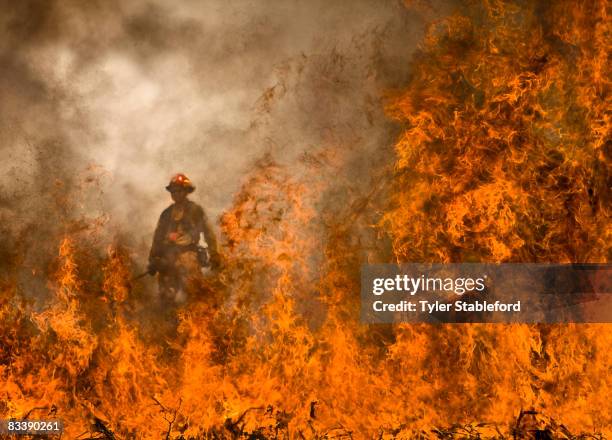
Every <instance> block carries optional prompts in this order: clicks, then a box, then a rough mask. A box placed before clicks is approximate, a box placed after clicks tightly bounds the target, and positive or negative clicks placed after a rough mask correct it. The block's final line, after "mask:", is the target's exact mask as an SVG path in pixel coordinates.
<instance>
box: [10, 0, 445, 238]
mask: <svg viewBox="0 0 612 440" xmlns="http://www.w3.org/2000/svg"><path fill="white" fill-rule="evenodd" d="M2 3H3V4H2V11H3V12H2V16H1V18H0V20H1V29H2V37H1V38H0V59H1V62H0V90H1V93H2V99H1V100H0V112H1V114H2V119H1V122H0V138H1V140H2V142H1V143H0V149H1V151H2V158H3V160H2V163H1V165H0V167H1V171H2V178H1V180H0V188H1V192H0V194H1V198H2V208H0V216H1V217H2V218H1V221H2V224H3V225H4V226H3V229H4V231H3V232H5V233H8V234H10V235H12V236H19V234H21V237H22V238H23V237H24V236H25V237H27V236H28V235H34V236H36V237H37V239H40V236H41V234H45V233H50V232H49V231H50V230H51V229H53V228H55V227H57V223H58V221H57V219H54V217H55V216H61V215H64V214H66V215H68V213H62V212H57V211H53V210H52V211H50V209H51V208H50V206H54V207H55V208H54V209H57V204H58V200H60V201H61V200H65V199H73V201H74V200H78V203H76V204H75V205H71V208H70V209H71V210H72V211H73V212H71V213H70V215H75V212H74V209H76V208H78V209H80V210H82V212H83V213H85V214H87V215H89V216H97V215H102V214H105V215H108V216H109V218H110V219H112V221H113V222H114V223H115V224H116V225H120V227H119V228H121V229H123V230H124V231H125V232H128V233H130V234H131V235H133V238H134V239H135V241H137V242H142V243H143V245H144V243H148V241H149V239H150V236H151V233H152V230H153V227H154V225H155V222H156V220H157V216H158V215H159V212H160V211H161V209H163V208H164V207H165V206H166V205H167V204H168V203H169V199H168V197H167V194H166V193H165V191H164V190H163V188H164V186H165V185H166V184H167V181H168V180H169V178H170V177H171V175H173V174H174V173H176V172H184V173H186V174H187V175H188V176H190V177H191V178H192V180H193V181H194V182H195V184H196V186H197V188H198V190H197V192H196V193H195V194H194V199H195V200H196V201H198V202H200V203H202V204H203V206H204V207H205V209H206V210H207V211H208V214H209V216H210V217H212V218H213V219H216V218H218V216H219V214H220V213H222V212H223V210H224V209H225V208H226V207H227V206H228V205H229V204H230V203H231V200H232V195H233V194H234V193H235V192H236V190H237V189H238V188H239V186H240V184H241V183H242V181H243V179H244V176H245V174H246V173H247V172H248V171H249V169H250V168H251V167H252V166H253V163H254V162H255V161H256V160H258V159H259V158H261V157H262V156H263V155H264V154H266V153H269V154H270V155H271V157H273V158H274V160H276V161H279V162H281V163H283V164H285V165H287V166H291V164H292V163H294V162H295V161H296V160H297V159H298V158H299V157H300V155H301V154H302V153H303V152H305V151H308V150H309V149H312V148H313V147H319V146H324V145H342V146H343V147H344V148H346V149H347V150H350V151H351V154H352V155H354V157H355V162H356V163H357V168H356V169H358V170H362V169H363V168H364V167H367V166H368V164H370V163H371V162H372V159H371V158H370V157H369V156H370V155H371V153H373V152H374V151H386V152H390V151H392V150H391V144H392V140H393V137H394V131H393V127H392V126H391V125H390V124H389V123H388V122H387V119H386V118H385V116H384V115H383V113H382V105H381V97H382V96H383V93H384V92H385V90H387V89H391V88H396V87H399V86H401V84H402V82H403V81H404V80H405V78H406V75H407V74H408V72H409V65H408V61H407V60H409V59H410V55H411V53H412V52H413V51H414V49H415V45H416V42H417V41H419V39H420V37H421V35H422V32H423V23H424V21H425V20H424V17H423V14H425V15H427V14H429V16H428V17H425V18H427V19H431V15H432V14H434V12H432V10H428V11H425V12H423V11H420V12H419V11H415V10H412V9H408V8H406V7H405V5H404V4H402V3H401V2H394V1H390V2H375V1H363V0H360V1H351V2H344V1H343V2H328V1H313V2H299V1H288V2H273V1H265V2H250V1H225V2H219V1H207V2H196V1H183V2H172V3H169V2H162V1H147V2H145V1H140V0H138V1H130V2H119V1H114V2H113V1H111V2H97V1H96V2H87V3H83V2H78V1H62V2H59V1H55V2H47V1H23V2H10V1H8V0H6V1H3V2H2ZM92 182H93V183H94V184H93V189H92V185H91V183H92ZM88 185H89V186H88ZM60 211H61V210H60ZM41 219H45V221H41ZM47 220H48V221H47ZM41 223H42V225H41ZM34 225H35V226H34ZM24 233H25V234H24Z"/></svg>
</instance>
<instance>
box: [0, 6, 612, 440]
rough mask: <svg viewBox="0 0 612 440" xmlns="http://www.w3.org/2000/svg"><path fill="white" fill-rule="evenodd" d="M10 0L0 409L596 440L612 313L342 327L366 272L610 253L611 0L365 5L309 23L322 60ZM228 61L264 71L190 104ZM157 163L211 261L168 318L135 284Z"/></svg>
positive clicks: (104, 421) (140, 431)
mask: <svg viewBox="0 0 612 440" xmlns="http://www.w3.org/2000/svg"><path fill="white" fill-rule="evenodd" d="M23 5H25V6H19V7H13V8H11V7H9V6H6V7H5V8H4V9H6V10H7V11H9V12H7V14H6V15H5V16H3V25H4V29H5V34H6V35H7V38H5V39H3V43H2V59H3V60H4V62H3V64H2V70H1V71H2V75H1V79H0V81H2V93H3V99H2V101H1V103H0V108H1V109H2V113H3V115H10V117H7V118H4V120H3V122H2V136H3V140H4V142H3V146H2V147H1V148H2V152H3V155H4V154H6V157H8V161H3V164H2V166H3V168H5V171H6V172H5V173H4V175H3V180H2V188H3V192H2V200H3V206H2V208H0V209H1V210H0V215H1V216H2V222H1V223H2V225H1V228H2V233H3V237H4V238H3V240H2V248H1V254H0V258H1V264H2V273H1V278H0V294H1V296H0V314H1V316H2V321H1V322H0V337H1V340H2V345H1V346H0V377H1V381H0V417H2V418H9V417H14V418H26V417H27V418H30V419H37V418H51V417H53V418H61V419H62V420H64V423H65V425H66V432H65V437H68V438H75V437H77V436H80V437H79V438H90V437H96V438H160V437H165V438H181V437H182V438H206V437H209V438H239V437H241V436H243V437H249V436H250V438H350V437H353V438H372V437H376V438H411V437H415V438H427V437H432V438H471V437H473V438H477V437H480V438H482V437H486V438H502V437H510V436H512V435H514V436H515V437H530V436H532V437H537V438H544V437H547V438H550V437H553V438H572V437H575V436H579V435H583V436H588V435H591V436H594V437H597V436H600V437H601V436H610V434H611V433H612V431H611V429H612V414H611V413H610V409H609V395H610V383H609V377H610V373H611V372H610V369H611V368H612V363H611V359H610V356H611V355H610V349H609V348H610V345H611V342H612V333H611V331H610V328H609V326H608V325H603V324H601V325H594V324H592V325H577V324H570V325H484V324H483V325H446V326H430V325H394V326H380V325H379V326H373V325H372V326H366V325H362V324H360V323H359V314H358V310H359V304H358V301H359V293H358V292H359V268H360V265H361V264H363V263H365V262H391V261H400V262H408V261H417V262H421V261H431V262H433V261H438V262H460V261H483V262H549V261H550V262H608V261H610V253H611V248H610V245H609V243H610V238H611V237H610V186H611V180H610V159H611V156H612V146H611V143H610V129H609V125H610V121H609V118H610V109H609V86H610V84H609V77H610V72H609V67H608V66H609V51H608V46H609V32H610V31H609V20H607V12H608V11H607V5H606V3H605V2H603V1H602V2H597V1H593V2H584V3H582V4H577V3H576V2H569V1H558V2H547V3H546V4H544V3H540V2H539V3H536V2H488V1H487V2H471V1H470V2H465V3H463V4H456V5H448V4H445V5H440V4H433V5H430V4H424V3H423V4H421V3H418V4H410V5H407V7H404V6H402V5H393V6H392V7H391V6H389V7H388V9H386V8H385V7H376V8H374V7H373V6H372V5H369V4H368V3H367V2H363V3H358V5H359V6H358V7H355V9H356V12H355V13H354V14H348V11H347V10H346V9H343V8H340V7H333V8H331V9H330V10H329V11H328V13H329V15H328V22H327V23H328V25H329V28H328V29H327V30H326V32H328V33H326V34H324V37H325V36H327V37H330V35H333V29H335V28H337V27H338V26H339V25H340V24H344V23H345V22H346V28H348V31H346V28H343V29H340V30H338V31H337V32H339V33H341V34H343V33H344V32H346V34H347V35H349V38H348V39H346V40H341V39H338V43H337V45H335V46H329V47H327V46H325V44H323V45H321V44H322V43H321V44H319V43H317V44H319V45H317V44H314V43H313V44H314V45H312V44H311V43H304V44H302V45H300V44H298V43H294V42H293V43H291V44H290V43H286V42H287V41H290V40H291V38H290V35H291V34H290V33H289V34H288V33H287V32H288V30H287V29H288V28H292V27H293V26H294V25H295V22H291V19H290V18H289V17H290V16H292V13H291V11H290V10H289V11H285V12H282V11H277V10H275V9H274V8H271V7H270V9H268V8H263V9H262V11H258V10H257V8H255V9H253V10H251V9H248V8H247V9H245V8H246V6H245V5H244V4H241V3H233V4H231V5H229V6H228V8H229V9H228V10H229V11H230V13H229V17H230V18H232V20H229V21H228V19H227V18H223V17H225V16H224V15H223V13H222V12H219V11H222V8H220V7H218V8H212V9H211V10H213V11H215V14H217V15H215V14H210V15H206V14H204V15H202V14H201V13H202V11H201V10H199V9H198V8H197V5H192V4H188V3H186V5H188V6H185V7H184V8H178V9H177V10H176V11H173V12H172V13H170V12H169V11H167V10H166V9H164V8H163V7H162V6H161V5H155V4H153V3H151V4H144V3H143V4H140V3H138V2H134V3H133V4H132V5H131V6H129V7H123V9H122V8H120V7H119V5H115V6H116V8H115V9H118V10H119V12H117V11H116V10H115V9H113V8H111V7H108V6H107V7H102V6H101V5H97V6H95V7H93V6H92V8H93V9H91V10H90V9H88V8H89V7H80V6H77V4H72V3H70V2H68V3H61V4H60V3H57V4H55V3H51V4H49V6H44V5H42V6H41V4H38V3H36V2H24V3H23ZM251 8H253V7H252V6H251ZM318 8H319V9H317V7H313V9H312V10H310V9H309V11H308V13H304V17H303V18H301V19H300V20H299V23H301V24H303V23H304V22H306V23H307V24H306V25H304V28H300V29H308V28H309V26H310V25H308V23H309V22H308V20H309V17H311V18H312V17H315V18H316V17H320V15H319V14H320V13H321V11H325V8H324V7H323V6H322V4H320V5H319V6H318ZM336 8H338V9H336ZM349 9H351V8H349ZM374 11H376V12H374ZM368 12H371V16H372V17H374V18H373V20H374V21H372V22H367V23H365V24H364V23H362V22H361V21H360V20H361V19H360V18H359V17H362V16H363V15H367V14H366V13H368ZM198 13H200V14H201V15H198ZM118 14H119V15H118ZM167 14H170V15H167ZM218 14H221V15H218ZM274 14H277V15H278V16H277V18H276V19H274V20H272V21H266V20H268V18H267V17H270V16H274ZM194 16H195V17H199V18H196V19H194V18H193V17H194ZM204 16H206V17H207V18H206V19H204V18H203V17H204ZM92 17H96V23H97V24H98V25H99V26H102V25H103V27H104V29H105V31H106V32H105V34H104V35H101V36H100V37H99V38H94V37H93V36H91V35H89V34H90V30H91V28H90V27H89V26H92V24H91V18H92ZM121 17H124V18H122V19H121V20H120V18H121ZM253 17H255V18H253ZM411 17H412V18H411ZM414 17H418V19H416V18H414ZM206 20H209V21H206ZM258 20H259V21H258ZM262 20H263V21H262ZM288 20H289V21H290V24H291V26H288V27H287V26H286V25H285V26H286V27H283V26H282V25H281V24H282V23H284V22H286V21H288ZM304 20H305V21H304ZM261 21H262V23H263V24H261V25H260V27H257V26H256V24H257V23H258V22H261ZM229 22H231V23H238V24H240V25H237V28H231V27H230V29H229V30H228V29H225V27H223V26H220V25H219V26H218V24H219V23H222V24H224V25H226V24H227V23H229ZM279 23H280V24H279ZM419 23H427V26H426V28H424V29H422V35H421V36H420V37H419V39H418V40H419V41H420V43H419V45H418V48H417V49H416V50H415V51H414V53H413V48H414V44H415V42H416V40H415V41H412V40H413V39H415V38H416V34H415V33H414V32H413V33H410V32H409V31H408V30H407V29H405V28H408V27H410V26H413V27H415V28H419ZM383 25H384V26H383ZM202 27H203V28H206V29H212V31H210V33H205V34H204V36H200V33H199V29H200V28H202ZM421 27H422V25H421ZM245 29H255V30H256V32H255V33H254V34H252V33H251V34H244V33H243V32H244V30H245ZM330 29H331V30H330ZM419 29H421V28H419ZM215 32H218V33H220V35H222V36H223V38H221V37H220V38H218V39H214V40H211V39H210V38H209V37H211V36H212V35H216V34H215ZM226 32H227V33H226ZM304 32H306V31H304ZM419 32H421V31H419ZM417 33H418V32H417ZM37 36H38V38H37ZM303 38H304V41H310V40H309V39H308V38H306V37H303ZM297 40H298V42H299V41H300V40H299V39H297ZM75 41H76V42H78V44H74V42H75ZM188 41H193V44H192V45H190V46H187V45H184V43H185V42H188ZM210 41H214V42H216V43H215V44H212V43H210ZM251 41H256V42H261V43H262V44H261V45H259V44H255V47H251V46H250V44H251V43H250V42H251ZM278 41H280V43H277V44H276V46H274V47H276V48H279V47H280V48H281V50H280V52H282V53H281V54H280V55H278V56H277V55H274V54H271V53H270V50H269V49H267V48H269V47H271V45H272V43H273V42H278ZM291 41H293V40H291ZM43 42H44V43H43ZM67 42H69V43H70V44H68V43H67ZM126 42H128V43H130V44H126ZM224 42H226V43H224ZM283 42H285V43H283ZM224 44H227V45H229V49H228V47H226V46H224ZM183 46H185V47H184V48H183ZM58 48H59V49H58ZM66 48H69V49H70V50H69V51H67V49H66ZM205 48H210V49H209V50H210V53H212V54H213V55H214V57H213V59H212V61H207V62H206V63H204V61H202V59H203V58H200V57H197V56H196V55H197V54H198V53H199V52H201V51H204V49H205ZM241 48H242V49H244V51H243V52H240V50H241ZM247 49H248V50H247ZM49 51H51V52H49ZM50 53H51V54H54V55H58V57H57V58H53V59H49V58H48V57H49V54H50ZM177 53H178V54H181V55H180V57H179V58H173V56H174V55H172V54H177ZM228 53H242V58H241V57H238V60H239V61H240V62H236V63H237V64H235V65H234V64H233V61H231V60H230V61H227V60H226V62H228V63H229V64H227V65H223V68H221V67H219V68H217V69H216V70H215V68H214V65H215V62H222V60H223V59H224V57H223V56H224V55H226V58H227V54H228ZM60 54H63V55H62V56H59V55H60ZM45 56H47V58H45ZM276 56H277V57H276ZM275 57H276V58H275ZM71 60H76V61H71ZM135 60H136V61H135ZM260 60H264V61H265V62H261V61H260ZM103 61H104V62H103ZM247 61H248V62H250V63H251V64H252V66H253V69H252V70H250V69H245V67H244V65H245V62H247ZM202 63H204V64H202ZM135 66H136V67H138V68H136V67H135ZM147 69H149V70H150V72H152V73H151V74H149V75H145V74H144V73H143V72H147ZM245 70H246V71H249V72H254V73H253V78H255V77H260V76H262V75H264V74H263V73H262V72H269V71H271V70H274V72H275V73H274V75H273V76H272V77H267V83H266V81H264V83H262V84H258V86H261V87H260V88H257V87H255V86H253V87H254V88H256V89H257V94H256V96H255V97H256V98H257V99H253V100H252V102H250V101H249V100H251V98H252V96H251V95H250V94H249V93H250V92H249V93H247V92H245V91H244V90H243V91H239V92H235V91H230V92H228V93H221V92H219V94H218V95H215V94H213V93H212V92H211V91H212V90H215V91H217V92H218V91H219V90H221V91H224V90H225V89H224V87H228V83H231V81H234V80H235V81H249V80H253V78H251V77H249V76H248V75H247V76H241V75H242V72H243V71H245ZM186 72H188V73H189V74H190V76H188V78H187V79H188V80H186V81H183V82H181V83H180V85H177V86H176V87H173V88H170V90H171V92H167V91H166V89H159V90H158V89H156V87H157V86H156V84H158V83H159V82H164V81H166V80H168V79H169V78H176V77H179V78H182V77H181V75H182V74H185V73H186ZM203 72H210V74H209V77H208V78H207V79H200V76H204V77H205V76H206V75H204V74H203ZM224 72H225V74H226V75H227V76H228V79H227V81H224V80H223V79H224V78H223V75H224ZM230 73H232V74H231V75H230ZM232 75H235V76H232ZM194 78H196V79H194ZM125 84H128V85H132V84H134V85H136V86H137V87H134V90H133V94H128V95H126V94H125V92H126V90H127V89H125ZM109 90H110V91H109ZM207 92H208V94H207ZM202 94H204V95H207V96H209V97H211V96H212V98H210V99H208V100H206V101H205V102H203V101H202V100H201V99H195V98H193V99H192V96H196V97H197V96H200V95H202ZM126 96H127V97H126ZM215 96H216V98H215ZM122 97H123V98H125V100H123V101H122V100H121V99H122ZM232 99H235V101H232ZM116 100H119V104H120V105H119V104H117V103H116V102H115V101H116ZM113 102H115V104H113ZM142 102H144V103H146V105H142V104H138V103H142ZM228 102H229V103H232V102H235V103H236V105H235V108H239V107H241V105H242V104H243V103H244V102H249V105H250V106H251V109H250V110H249V112H250V116H249V117H246V116H244V114H243V113H240V112H238V111H237V110H235V108H234V107H232V105H231V104H227V103H228ZM180 109H187V110H184V111H182V112H181V111H179V110H180ZM215 114H224V115H225V121H224V122H223V123H221V122H220V121H217V120H214V117H213V116H211V115H215ZM211 118H212V120H213V122H212V123H208V122H207V121H209V120H211ZM115 127H116V129H115ZM199 138H203V139H205V140H206V143H207V145H214V144H216V147H210V146H208V147H207V146H202V142H203V141H201V140H198V139H199ZM127 144H129V145H137V146H138V147H130V148H127V147H125V145H127ZM238 144H239V145H240V148H238V147H237V146H236V145H238ZM194 145H196V146H194ZM86 146H90V147H89V148H87V147H86ZM232 149H234V150H232ZM139 161H140V162H139ZM199 162H202V165H201V167H200V166H199V165H198V163H199ZM91 163H97V165H89V164H91ZM126 163H127V164H132V165H129V166H127V165H126ZM173 167H185V169H184V171H186V172H187V173H188V174H189V172H190V171H192V173H191V175H192V176H193V177H194V180H195V181H196V184H197V185H198V192H196V193H195V194H194V195H198V197H200V198H199V199H198V200H199V201H201V202H203V204H204V205H205V206H206V207H209V206H210V207H211V208H210V211H211V212H212V214H213V216H214V217H218V218H219V222H218V226H219V229H218V232H219V236H220V242H221V243H222V253H223V259H224V264H223V268H222V269H221V270H220V272H219V273H217V274H212V275H210V276H209V277H208V278H207V283H206V285H203V286H202V291H201V295H200V297H199V298H196V299H193V300H192V301H191V302H190V304H189V305H188V306H186V307H184V308H181V309H180V310H177V312H176V313H177V315H178V319H177V320H176V322H172V316H169V315H168V314H167V313H164V311H163V310H160V307H159V306H158V305H157V304H156V301H155V288H154V285H153V283H152V282H151V281H150V280H149V281H145V282H142V283H140V282H139V283H136V282H131V281H130V280H131V279H132V277H133V276H134V275H135V274H137V273H138V272H139V268H140V269H142V264H143V259H144V258H145V255H146V245H147V241H148V240H149V235H148V231H152V227H153V223H154V221H155V219H156V215H157V212H158V210H159V209H158V208H161V207H162V206H163V203H164V202H163V200H162V201H159V202H157V201H155V202H154V201H153V200H155V199H159V198H161V197H159V194H160V192H161V191H158V189H160V190H161V188H163V183H165V182H163V180H165V179H166V178H167V177H168V176H169V175H170V174H171V171H172V168H173ZM200 168H202V169H200ZM151 175H159V179H158V180H159V182H158V181H157V180H156V179H157V178H152V177H150V176H151ZM232 182H237V183H232ZM155 185H157V186H155ZM141 186H142V187H144V189H142V190H139V188H140V187H141ZM215 188H223V191H221V190H219V189H216V190H215ZM145 214H146V215H145ZM149 214H150V217H151V220H140V219H143V218H147V217H149ZM217 214H218V215H217ZM134 218H137V220H134ZM143 230H144V231H147V235H145V234H144V233H143V232H142V231H143ZM538 436H539V437H538ZM542 436H544V437H542Z"/></svg>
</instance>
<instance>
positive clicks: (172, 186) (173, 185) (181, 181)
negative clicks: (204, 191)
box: [166, 174, 195, 192]
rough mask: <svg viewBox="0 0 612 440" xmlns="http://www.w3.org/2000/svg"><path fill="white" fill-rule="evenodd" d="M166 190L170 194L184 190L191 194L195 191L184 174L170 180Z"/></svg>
mask: <svg viewBox="0 0 612 440" xmlns="http://www.w3.org/2000/svg"><path fill="white" fill-rule="evenodd" d="M166 189H167V190H168V191H170V192H172V191H175V190H178V189H184V190H186V191H187V192H193V191H195V186H193V183H191V180H189V177H187V176H186V175H184V174H177V175H176V176H174V177H173V178H172V180H170V183H169V184H168V186H166Z"/></svg>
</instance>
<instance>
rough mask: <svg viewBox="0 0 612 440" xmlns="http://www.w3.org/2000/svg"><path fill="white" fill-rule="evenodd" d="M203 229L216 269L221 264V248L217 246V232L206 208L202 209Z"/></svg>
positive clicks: (213, 265)
mask: <svg viewBox="0 0 612 440" xmlns="http://www.w3.org/2000/svg"><path fill="white" fill-rule="evenodd" d="M201 231H202V232H203V233H204V239H205V240H206V244H207V245H208V253H209V255H210V263H211V266H212V268H213V269H215V268H217V267H219V265H220V264H221V260H220V258H219V249H218V247H217V237H216V236H215V232H214V230H213V228H212V225H211V224H210V221H209V220H208V216H207V215H206V213H205V212H204V210H202V217H201Z"/></svg>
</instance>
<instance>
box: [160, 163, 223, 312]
mask: <svg viewBox="0 0 612 440" xmlns="http://www.w3.org/2000/svg"><path fill="white" fill-rule="evenodd" d="M166 190H168V191H169V192H170V195H171V197H172V200H173V201H174V203H173V204H172V205H170V206H169V207H168V208H166V209H165V210H164V211H163V212H162V213H161V216H160V217H159V221H158V223H157V228H156V229H155V234H154V236H153V244H152V246H151V252H150V254H149V266H148V273H149V274H151V275H155V274H159V276H158V281H159V293H160V296H161V297H162V300H164V301H174V302H177V303H180V302H183V301H184V300H185V299H186V297H187V296H191V295H192V293H193V292H194V290H195V289H197V286H198V283H199V282H200V281H201V279H202V267H203V266H210V268H211V269H212V270H217V269H218V267H219V263H220V261H219V254H218V252H217V242H216V238H215V235H214V233H213V230H212V227H211V226H210V223H209V222H208V219H207V217H206V214H205V213H204V210H203V209H202V207H201V206H199V205H198V204H196V203H194V202H192V201H191V200H189V199H188V198H187V196H188V195H189V194H191V193H192V192H193V191H194V190H195V186H194V185H193V184H192V183H191V180H189V178H188V177H187V176H185V175H184V174H177V175H175V176H174V177H173V178H172V180H171V181H170V183H169V184H168V186H166ZM202 234H203V235H204V240H205V241H206V244H207V246H208V247H207V248H204V247H203V246H201V245H200V238H201V235H202Z"/></svg>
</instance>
